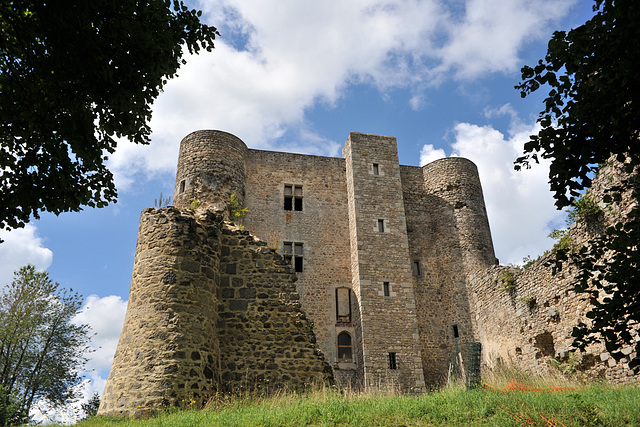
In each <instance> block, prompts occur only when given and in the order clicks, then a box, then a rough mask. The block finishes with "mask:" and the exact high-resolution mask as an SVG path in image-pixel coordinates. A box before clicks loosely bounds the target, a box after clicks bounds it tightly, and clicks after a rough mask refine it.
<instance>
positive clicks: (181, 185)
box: [178, 179, 185, 194]
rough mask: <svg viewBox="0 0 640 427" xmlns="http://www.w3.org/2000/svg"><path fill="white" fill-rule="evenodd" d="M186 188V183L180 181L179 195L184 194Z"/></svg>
mask: <svg viewBox="0 0 640 427" xmlns="http://www.w3.org/2000/svg"><path fill="white" fill-rule="evenodd" d="M184 186H185V181H184V179H183V180H182V181H180V188H179V189H178V194H182V193H184Z"/></svg>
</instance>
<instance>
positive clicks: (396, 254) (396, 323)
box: [343, 132, 425, 392]
mask: <svg viewBox="0 0 640 427" xmlns="http://www.w3.org/2000/svg"><path fill="white" fill-rule="evenodd" d="M343 155H344V157H345V160H346V168H347V194H348V197H349V236H350V239H351V244H350V246H351V266H352V276H353V289H354V293H355V296H356V300H357V301H358V303H359V311H360V313H359V315H360V328H361V330H362V332H361V336H362V348H363V363H362V364H363V368H364V382H365V388H367V389H379V388H385V387H389V386H392V387H394V386H395V387H398V388H399V389H401V390H403V391H408V392H421V391H424V389H425V383H424V377H423V371H422V360H421V354H420V346H419V345H418V322H417V318H416V301H415V295H414V288H413V282H412V278H411V277H412V276H411V260H410V258H409V243H408V240H407V225H406V219H405V209H404V204H403V200H402V182H401V178H400V166H399V164H398V152H397V146H396V140H395V138H393V137H386V136H380V135H369V134H361V133H354V132H352V133H351V134H350V135H349V138H348V139H347V142H346V144H345V147H344V150H343ZM385 282H386V283H388V286H389V294H388V295H385V288H384V284H385Z"/></svg>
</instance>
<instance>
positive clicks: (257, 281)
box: [99, 208, 331, 416]
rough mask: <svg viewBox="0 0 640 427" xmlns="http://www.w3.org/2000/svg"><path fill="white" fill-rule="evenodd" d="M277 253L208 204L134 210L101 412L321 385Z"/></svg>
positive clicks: (317, 358)
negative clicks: (130, 253) (135, 224)
mask: <svg viewBox="0 0 640 427" xmlns="http://www.w3.org/2000/svg"><path fill="white" fill-rule="evenodd" d="M295 280H296V275H295V273H293V272H292V271H291V268H290V266H289V264H288V263H287V262H285V260H284V259H283V258H282V256H280V255H278V254H277V253H275V252H274V251H273V250H271V249H268V248H267V244H266V242H264V241H260V240H259V239H257V238H255V237H254V236H252V235H250V234H249V233H248V232H246V231H242V230H239V229H237V228H236V227H234V226H232V225H229V223H225V222H223V220H222V216H220V215H216V214H213V213H208V214H206V215H204V216H202V217H199V218H195V217H194V216H193V215H185V214H182V213H181V212H180V211H179V210H177V209H175V208H165V209H152V208H148V209H145V210H144V211H143V212H142V216H141V219H140V230H139V234H138V244H137V249H136V258H135V261H134V270H133V276H132V280H131V290H130V294H129V305H128V308H127V315H126V318H125V322H124V326H123V330H122V334H121V336H120V341H119V343H118V348H117V350H116V354H115V357H114V362H113V365H112V368H111V372H110V374H109V378H108V380H107V384H106V387H105V392H104V394H103V396H102V401H101V405H100V410H99V413H100V414H102V415H128V416H139V415H144V414H148V413H153V412H155V411H157V410H159V409H162V408H165V407H169V406H193V407H201V406H202V405H203V404H204V403H206V401H207V399H208V398H209V397H211V396H212V395H213V394H214V393H216V392H227V391H239V390H246V389H265V388H275V387H279V388H282V387H288V388H290V389H300V388H303V387H306V386H308V385H311V384H313V383H318V384H328V383H330V382H331V372H330V369H329V368H328V367H327V365H326V363H325V362H324V357H323V355H322V353H321V351H319V350H318V349H316V346H315V337H314V334H313V330H312V328H311V325H310V324H309V322H308V321H307V319H306V318H305V316H304V314H303V312H302V311H301V308H300V303H299V296H298V294H297V293H296V290H295V285H294V282H295Z"/></svg>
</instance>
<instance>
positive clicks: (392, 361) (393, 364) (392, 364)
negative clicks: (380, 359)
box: [389, 353, 398, 369]
mask: <svg viewBox="0 0 640 427" xmlns="http://www.w3.org/2000/svg"><path fill="white" fill-rule="evenodd" d="M389 369H398V360H397V358H396V353H389Z"/></svg>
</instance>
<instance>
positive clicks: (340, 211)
mask: <svg viewBox="0 0 640 427" xmlns="http://www.w3.org/2000/svg"><path fill="white" fill-rule="evenodd" d="M285 185H295V186H300V187H301V188H302V210H301V211H296V210H293V209H292V210H285V209H284V187H285ZM246 191H247V194H246V207H247V208H248V209H249V212H248V213H247V215H246V216H245V217H244V218H243V219H242V223H243V224H244V225H245V227H246V228H247V230H251V232H252V233H253V234H255V235H257V236H260V238H262V239H264V240H266V241H267V242H268V245H269V247H272V248H275V249H276V250H277V251H278V252H279V253H281V254H282V253H283V242H294V243H302V245H303V251H302V252H303V253H302V256H303V261H302V263H303V271H302V272H299V273H297V277H298V281H297V282H296V288H297V291H298V293H299V295H300V301H301V303H302V309H303V310H304V312H305V313H306V314H307V316H308V317H309V319H310V320H311V321H312V324H313V330H314V332H315V334H316V338H317V340H318V346H319V348H320V349H321V350H322V352H323V353H324V355H325V357H326V360H327V361H328V362H329V363H330V364H331V366H332V367H333V368H334V372H335V376H336V380H337V381H338V382H339V383H340V384H343V385H346V384H353V382H354V381H355V380H354V378H355V376H354V375H355V373H354V372H353V371H354V370H355V366H356V364H355V363H341V362H338V359H337V335H338V334H339V333H340V332H342V331H346V332H347V333H349V334H351V336H352V338H353V341H354V342H355V340H356V330H355V327H354V324H355V319H354V318H352V319H351V322H340V323H339V322H337V318H336V297H335V294H336V288H339V287H345V288H351V270H350V264H349V261H350V260H349V239H348V234H347V233H346V232H345V230H346V229H347V228H348V214H347V192H346V183H345V163H344V160H343V159H338V158H329V157H318V156H308V155H299V154H290V153H277V152H269V151H260V150H249V156H248V161H247V181H246ZM342 378H344V380H343V379H342Z"/></svg>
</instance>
